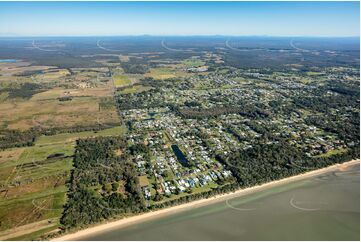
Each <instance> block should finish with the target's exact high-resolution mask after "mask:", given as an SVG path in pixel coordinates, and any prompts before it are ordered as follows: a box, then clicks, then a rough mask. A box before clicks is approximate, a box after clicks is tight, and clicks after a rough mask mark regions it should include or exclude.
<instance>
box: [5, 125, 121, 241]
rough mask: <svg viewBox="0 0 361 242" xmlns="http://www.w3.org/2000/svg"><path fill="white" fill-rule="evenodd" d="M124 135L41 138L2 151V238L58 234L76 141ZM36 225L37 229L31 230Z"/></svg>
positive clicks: (113, 130) (113, 132)
mask: <svg viewBox="0 0 361 242" xmlns="http://www.w3.org/2000/svg"><path fill="white" fill-rule="evenodd" d="M124 132H125V129H124V127H120V126H119V127H114V128H109V129H104V130H102V131H99V132H90V131H85V132H78V133H63V134H58V135H54V136H41V137H39V138H38V139H37V141H36V142H35V145H34V146H32V147H25V148H13V149H8V150H5V151H1V152H0V161H1V162H0V171H1V172H0V184H1V187H2V189H1V197H0V211H1V213H0V216H1V218H2V219H1V226H0V239H6V238H10V237H9V236H10V235H12V233H13V232H14V231H17V232H16V234H18V235H19V238H21V236H24V235H25V234H26V233H27V232H29V231H30V232H31V233H30V234H28V235H27V236H28V237H26V238H31V236H32V235H31V234H33V233H34V234H35V235H36V234H37V233H38V232H39V231H41V234H43V233H45V232H49V231H54V230H55V231H56V230H57V228H58V227H59V225H60V224H59V219H60V217H61V215H62V211H63V205H64V204H65V201H66V192H67V188H66V181H67V180H68V179H69V175H70V171H71V169H72V166H73V165H72V161H73V158H72V156H73V154H74V147H75V142H76V140H77V139H79V138H86V137H98V136H110V135H122V134H124ZM42 221H43V222H42ZM45 221H46V222H45ZM32 224H33V225H34V226H35V225H36V229H31V225H32ZM21 228H23V230H22V229H21ZM10 233H11V234H10ZM29 236H30V237H29ZM36 237H37V236H35V237H34V238H36ZM11 238H12V239H16V238H14V237H13V236H12V237H11Z"/></svg>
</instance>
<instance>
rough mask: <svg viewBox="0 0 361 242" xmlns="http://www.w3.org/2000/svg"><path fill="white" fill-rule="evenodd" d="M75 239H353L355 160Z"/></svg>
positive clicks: (356, 224)
mask: <svg viewBox="0 0 361 242" xmlns="http://www.w3.org/2000/svg"><path fill="white" fill-rule="evenodd" d="M79 239H80V240H359V239H360V169H359V165H354V166H352V167H349V168H348V169H347V170H344V171H335V172H329V173H326V174H323V175H320V176H317V177H313V178H307V179H305V180H301V181H296V182H292V183H289V184H286V185H280V186H277V187H274V188H271V189H267V190H262V191H257V192H254V193H252V194H248V195H245V196H241V197H237V198H232V199H229V200H227V201H222V202H218V203H215V204H211V205H206V206H203V207H199V208H191V209H189V210H186V211H182V212H179V213H175V214H171V215H168V216H165V217H161V218H157V219H153V220H149V221H146V222H143V223H139V224H136V225H130V226H128V227H123V228H113V229H111V230H107V231H104V232H102V233H98V234H94V235H89V236H86V237H82V238H79Z"/></svg>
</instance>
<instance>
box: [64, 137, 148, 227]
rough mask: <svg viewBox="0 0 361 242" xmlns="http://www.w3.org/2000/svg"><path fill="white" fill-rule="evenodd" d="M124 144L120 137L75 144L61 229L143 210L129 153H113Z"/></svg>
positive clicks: (141, 196)
mask: <svg viewBox="0 0 361 242" xmlns="http://www.w3.org/2000/svg"><path fill="white" fill-rule="evenodd" d="M126 145H127V144H126V140H125V139H123V138H120V137H107V138H105V137H98V138H92V139H84V140H78V141H77V147H76V152H75V156H74V169H73V171H72V174H71V180H70V182H69V192H68V201H67V204H66V205H65V209H64V213H63V216H62V218H61V223H62V225H63V226H64V228H71V227H75V226H84V225H88V224H92V223H96V222H99V221H101V220H103V219H107V218H110V217H113V216H120V215H122V214H126V213H139V212H141V211H144V210H145V209H146V207H145V203H144V198H143V195H142V193H141V190H140V188H139V184H138V179H137V172H136V169H135V167H134V165H133V164H132V163H130V162H129V161H128V155H129V154H128V153H127V152H124V153H122V154H121V155H116V153H115V150H117V149H125V148H126ZM120 183H123V184H124V191H122V192H119V191H118V188H119V184H120ZM94 187H101V188H102V189H100V190H96V189H94Z"/></svg>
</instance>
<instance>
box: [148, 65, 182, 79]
mask: <svg viewBox="0 0 361 242" xmlns="http://www.w3.org/2000/svg"><path fill="white" fill-rule="evenodd" d="M145 76H147V77H152V78H154V79H156V80H163V79H168V78H174V77H177V76H179V74H178V73H177V71H176V70H174V69H172V68H168V67H160V68H152V69H150V72H149V73H146V74H145Z"/></svg>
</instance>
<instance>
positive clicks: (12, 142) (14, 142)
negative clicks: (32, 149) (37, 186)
mask: <svg viewBox="0 0 361 242" xmlns="http://www.w3.org/2000/svg"><path fill="white" fill-rule="evenodd" d="M118 125H119V123H103V124H101V125H100V124H96V125H88V126H73V127H53V128H40V127H34V128H31V129H29V130H25V131H20V130H8V129H6V130H1V131H0V149H6V148H12V147H22V146H32V145H33V144H34V142H35V141H36V138H37V137H39V136H41V135H55V134H59V133H77V132H82V131H100V130H103V129H107V128H111V127H115V126H118Z"/></svg>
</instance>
